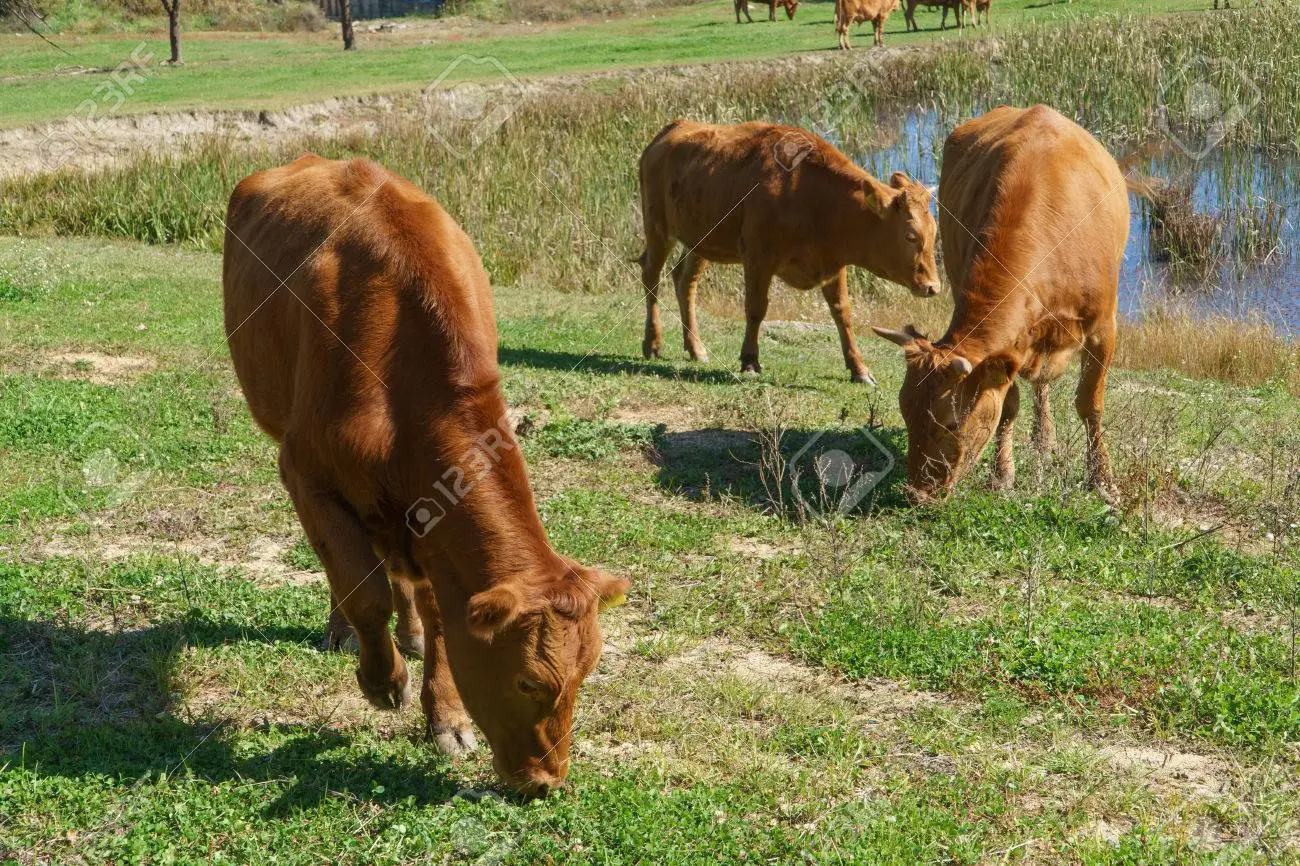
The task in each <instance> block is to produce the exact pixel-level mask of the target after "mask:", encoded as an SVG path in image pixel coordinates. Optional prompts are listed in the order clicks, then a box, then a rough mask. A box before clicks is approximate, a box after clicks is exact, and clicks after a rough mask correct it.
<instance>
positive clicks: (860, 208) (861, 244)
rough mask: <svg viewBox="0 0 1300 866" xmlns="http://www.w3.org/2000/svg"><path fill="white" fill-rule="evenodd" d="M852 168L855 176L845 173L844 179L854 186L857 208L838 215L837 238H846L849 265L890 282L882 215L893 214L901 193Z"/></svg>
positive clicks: (854, 200)
mask: <svg viewBox="0 0 1300 866" xmlns="http://www.w3.org/2000/svg"><path fill="white" fill-rule="evenodd" d="M852 168H853V171H854V174H848V173H845V174H844V175H842V176H844V177H846V178H847V179H848V181H849V183H851V184H852V185H853V194H852V200H853V204H854V206H853V207H849V208H844V209H843V210H842V211H839V210H838V209H837V211H836V212H837V213H839V214H841V217H840V219H841V222H842V224H841V225H840V226H838V227H837V228H838V229H839V231H838V232H837V234H840V235H841V236H842V242H843V244H844V246H843V249H844V250H846V251H848V254H849V256H850V259H849V261H847V262H846V263H845V264H851V265H857V266H858V267H861V268H866V269H867V270H869V271H871V272H872V273H873V274H876V275H877V276H881V277H884V278H885V279H889V276H888V275H887V273H886V271H887V270H888V268H887V267H886V261H885V248H886V247H887V246H888V244H887V243H886V242H884V238H882V237H881V234H882V232H883V231H884V229H885V223H886V221H887V217H886V216H882V214H888V213H889V206H890V205H891V204H893V202H894V199H895V198H897V197H898V196H899V195H900V193H899V192H898V190H896V189H894V188H893V187H891V186H889V185H888V184H884V183H881V182H880V181H878V180H876V179H875V178H874V177H872V176H871V175H869V174H867V173H866V172H865V171H862V170H861V169H858V168H857V167H856V166H853V167H852Z"/></svg>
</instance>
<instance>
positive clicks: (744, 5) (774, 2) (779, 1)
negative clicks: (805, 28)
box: [736, 0, 799, 24]
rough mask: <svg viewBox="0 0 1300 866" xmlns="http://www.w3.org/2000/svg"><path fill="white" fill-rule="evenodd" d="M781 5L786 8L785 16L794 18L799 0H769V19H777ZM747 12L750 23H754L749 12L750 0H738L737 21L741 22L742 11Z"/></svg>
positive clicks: (746, 16) (746, 15)
mask: <svg viewBox="0 0 1300 866" xmlns="http://www.w3.org/2000/svg"><path fill="white" fill-rule="evenodd" d="M778 6H780V7H781V8H783V9H785V17H786V18H788V19H791V20H793V19H794V13H795V11H796V10H797V9H798V8H799V0H767V20H768V21H775V20H776V7H778ZM741 12H744V13H745V18H746V19H748V21H749V23H750V24H753V23H754V19H753V17H751V16H750V14H749V0H736V23H737V24H739V23H740V13H741Z"/></svg>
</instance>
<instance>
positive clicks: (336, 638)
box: [321, 587, 357, 652]
mask: <svg viewBox="0 0 1300 866" xmlns="http://www.w3.org/2000/svg"><path fill="white" fill-rule="evenodd" d="M356 637H357V636H356V634H355V633H354V632H353V631H352V625H351V624H350V623H349V622H348V618H347V617H346V616H344V615H343V610H342V609H341V608H340V607H339V600H338V598H337V597H336V596H335V595H334V588H333V587H330V616H329V622H328V623H326V625H325V641H324V642H323V643H322V644H321V649H323V650H325V651H326V652H337V651H339V650H344V649H347V647H348V643H349V642H350V641H355V640H356Z"/></svg>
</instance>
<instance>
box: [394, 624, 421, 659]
mask: <svg viewBox="0 0 1300 866" xmlns="http://www.w3.org/2000/svg"><path fill="white" fill-rule="evenodd" d="M397 648H398V649H399V650H401V652H402V655H405V656H410V657H411V658H413V659H422V658H424V635H423V634H402V633H401V632H400V631H399V632H398V633H397Z"/></svg>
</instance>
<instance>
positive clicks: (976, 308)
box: [936, 256, 1029, 364]
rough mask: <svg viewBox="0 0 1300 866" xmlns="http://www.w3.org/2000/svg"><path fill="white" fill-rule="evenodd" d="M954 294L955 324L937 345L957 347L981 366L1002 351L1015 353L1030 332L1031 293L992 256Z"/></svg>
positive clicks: (976, 265) (976, 263)
mask: <svg viewBox="0 0 1300 866" xmlns="http://www.w3.org/2000/svg"><path fill="white" fill-rule="evenodd" d="M963 283H964V285H963V286H961V287H960V288H959V289H958V290H957V291H954V293H953V295H954V297H953V302H954V306H953V312H952V322H951V324H949V326H948V331H947V333H946V334H944V336H943V338H942V339H941V340H939V341H938V342H937V343H936V345H939V346H952V347H956V348H957V349H958V350H959V351H960V354H961V355H962V357H964V358H966V359H967V360H969V361H971V362H972V363H974V364H978V363H979V362H980V361H982V360H984V359H985V358H987V357H989V356H990V355H993V354H997V353H999V352H1015V351H1016V349H1017V345H1018V343H1019V341H1020V340H1021V339H1022V338H1023V337H1024V335H1025V334H1027V333H1028V328H1027V325H1028V324H1029V323H1028V322H1027V321H1026V317H1027V314H1028V313H1027V310H1026V300H1027V295H1028V294H1029V292H1028V290H1027V289H1026V288H1025V287H1024V286H1023V285H1022V284H1021V282H1020V281H1019V280H1017V279H1016V278H1015V276H1014V275H1013V274H1012V273H1011V272H1010V271H1008V270H1007V268H1006V267H1004V265H1003V263H1002V262H999V261H997V260H995V259H993V258H992V257H990V256H982V257H979V258H977V259H976V260H975V261H974V262H973V263H972V265H971V267H970V269H969V272H968V273H967V274H966V279H965V280H964V281H963Z"/></svg>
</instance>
